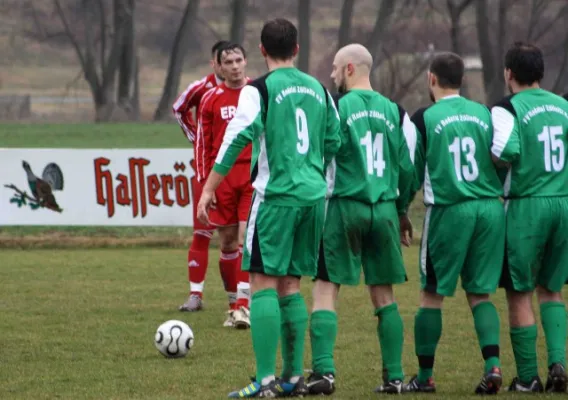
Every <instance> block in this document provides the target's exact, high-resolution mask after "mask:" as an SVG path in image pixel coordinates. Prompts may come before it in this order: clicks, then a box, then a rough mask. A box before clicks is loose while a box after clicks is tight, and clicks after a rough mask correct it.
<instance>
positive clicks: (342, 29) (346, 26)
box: [337, 0, 355, 50]
mask: <svg viewBox="0 0 568 400" xmlns="http://www.w3.org/2000/svg"><path fill="white" fill-rule="evenodd" d="M354 5H355V0H344V1H343V7H341V23H340V24H339V32H338V34H337V49H338V50H339V49H340V48H342V47H343V46H346V45H348V44H349V41H350V38H351V19H352V17H353V6H354Z"/></svg>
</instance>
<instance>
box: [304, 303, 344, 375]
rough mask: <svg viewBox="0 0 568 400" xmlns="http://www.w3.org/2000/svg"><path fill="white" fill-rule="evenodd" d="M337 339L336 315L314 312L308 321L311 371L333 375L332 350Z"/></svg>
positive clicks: (321, 311)
mask: <svg viewBox="0 0 568 400" xmlns="http://www.w3.org/2000/svg"><path fill="white" fill-rule="evenodd" d="M336 337H337V314H336V313H335V311H329V310H318V311H314V312H313V313H312V315H311V319H310V341H311V344H312V369H313V370H314V372H317V373H320V374H328V373H331V374H335V365H334V364H333V348H334V347H335V339H336Z"/></svg>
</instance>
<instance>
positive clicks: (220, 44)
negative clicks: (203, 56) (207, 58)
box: [211, 40, 229, 56]
mask: <svg viewBox="0 0 568 400" xmlns="http://www.w3.org/2000/svg"><path fill="white" fill-rule="evenodd" d="M228 44H229V42H228V41H226V40H219V41H218V42H217V43H215V44H214V45H213V46H212V47H211V55H212V56H214V55H215V53H217V51H218V50H219V49H220V48H221V47H223V46H226V45H228Z"/></svg>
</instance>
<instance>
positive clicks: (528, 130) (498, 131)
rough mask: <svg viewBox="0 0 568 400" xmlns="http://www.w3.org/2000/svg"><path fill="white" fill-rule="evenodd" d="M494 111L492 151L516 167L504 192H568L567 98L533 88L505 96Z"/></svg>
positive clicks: (548, 194)
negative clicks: (567, 162) (567, 161)
mask: <svg viewBox="0 0 568 400" xmlns="http://www.w3.org/2000/svg"><path fill="white" fill-rule="evenodd" d="M491 115H492V118H493V125H494V127H495V128H494V129H495V133H494V138H493V147H492V149H491V151H492V152H493V154H494V155H495V156H496V157H498V158H499V159H501V160H502V161H505V162H507V163H510V165H511V168H510V170H509V173H508V175H507V178H506V180H505V196H506V197H507V198H515V197H554V196H568V168H566V155H567V153H566V152H567V149H568V101H566V100H565V99H564V98H562V97H560V96H557V95H555V94H553V93H551V92H548V91H546V90H543V89H529V90H524V91H522V92H520V93H517V94H515V95H512V96H509V97H506V98H504V99H503V100H501V101H500V102H499V103H497V104H496V105H495V106H494V107H493V108H492V109H491Z"/></svg>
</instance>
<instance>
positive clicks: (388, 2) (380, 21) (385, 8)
mask: <svg viewBox="0 0 568 400" xmlns="http://www.w3.org/2000/svg"><path fill="white" fill-rule="evenodd" d="M394 7H395V1H394V0H382V1H381V6H380V8H379V11H378V13H377V19H376V20H375V26H374V27H373V31H372V32H371V34H370V35H369V38H368V39H367V43H366V47H367V49H368V50H369V52H370V53H371V55H372V56H373V64H374V65H373V71H374V69H375V68H376V67H377V66H378V65H379V63H380V61H379V60H380V59H381V57H379V54H380V51H381V46H382V37H383V35H384V33H385V31H386V30H387V29H388V25H389V23H390V21H391V18H392V16H393V14H394ZM371 85H372V86H373V87H375V88H376V87H378V82H377V80H376V78H375V74H373V73H371Z"/></svg>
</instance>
